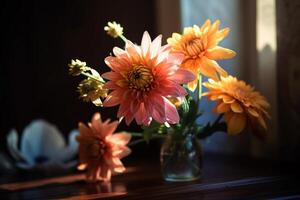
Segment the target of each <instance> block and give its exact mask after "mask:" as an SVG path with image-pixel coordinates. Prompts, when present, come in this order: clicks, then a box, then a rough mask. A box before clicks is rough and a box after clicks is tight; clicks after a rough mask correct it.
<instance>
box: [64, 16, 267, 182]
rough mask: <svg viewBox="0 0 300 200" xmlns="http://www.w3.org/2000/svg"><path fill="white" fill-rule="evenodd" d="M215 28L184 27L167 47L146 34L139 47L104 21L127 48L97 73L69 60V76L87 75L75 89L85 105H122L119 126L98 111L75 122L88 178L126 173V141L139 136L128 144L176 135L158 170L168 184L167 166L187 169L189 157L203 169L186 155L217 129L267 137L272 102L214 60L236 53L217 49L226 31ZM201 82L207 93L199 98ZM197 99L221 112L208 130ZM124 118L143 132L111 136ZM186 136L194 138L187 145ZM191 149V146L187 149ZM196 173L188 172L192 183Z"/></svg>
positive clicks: (208, 24) (207, 24) (207, 25)
mask: <svg viewBox="0 0 300 200" xmlns="http://www.w3.org/2000/svg"><path fill="white" fill-rule="evenodd" d="M219 26H220V21H219V20H217V21H215V22H213V23H211V21H210V20H207V21H206V22H205V23H204V24H203V25H202V26H201V27H199V26H197V25H194V26H193V27H186V28H184V30H183V33H182V34H179V33H173V34H172V37H170V38H168V39H167V44H166V45H162V36H161V35H159V36H157V37H156V38H155V39H154V40H151V38H150V36H149V34H148V32H144V34H143V37H142V40H141V44H140V45H138V44H135V43H133V42H132V41H130V40H129V39H127V38H126V37H125V35H124V33H123V28H122V27H121V25H120V24H117V23H116V22H108V25H107V26H105V27H104V30H105V31H106V32H107V34H108V35H110V36H112V37H113V38H120V39H122V40H123V41H124V44H125V47H124V48H119V47H114V48H113V49H112V52H113V53H112V54H111V55H110V56H108V57H106V58H105V61H104V62H105V64H106V65H107V66H108V67H109V68H110V70H111V71H109V72H106V73H104V74H101V75H100V74H99V73H98V72H97V71H96V70H95V69H93V68H91V67H89V66H87V65H86V63H85V62H81V61H80V60H77V59H76V60H72V61H71V63H70V64H69V72H70V74H71V75H73V76H78V75H83V76H85V79H84V80H83V81H81V83H80V84H79V86H78V91H79V93H80V97H81V98H82V99H83V100H84V101H87V102H92V103H94V104H95V105H96V106H105V107H111V106H119V109H118V113H117V117H118V118H119V121H114V122H110V120H109V119H107V120H106V121H102V119H101V116H100V114H99V113H96V114H95V115H94V117H93V118H92V120H91V123H89V124H88V126H86V125H84V124H83V123H79V132H80V135H79V136H78V137H77V141H78V142H79V159H80V165H79V167H78V168H79V169H87V177H88V179H89V180H92V181H96V180H110V177H111V172H123V171H124V170H125V168H124V166H123V164H122V162H121V161H120V159H121V158H123V157H124V156H127V155H128V154H129V153H130V149H129V148H128V147H127V146H126V145H127V144H128V143H129V141H130V139H131V136H135V137H142V138H141V139H138V140H134V141H132V142H131V144H133V143H136V142H139V141H144V140H146V141H148V140H149V139H151V138H155V137H164V136H166V135H172V137H171V138H173V139H174V138H176V141H177V142H173V144H171V142H170V139H169V142H167V144H165V145H163V148H162V166H163V169H164V170H171V171H172V170H173V171H172V173H165V179H166V180H172V179H174V177H176V176H175V175H176V170H178V169H174V168H173V169H170V168H168V166H167V165H171V164H167V163H172V166H173V167H174V166H175V167H179V168H181V170H182V168H183V167H182V166H183V165H184V166H185V167H186V166H187V165H186V164H182V163H183V162H185V161H183V160H186V159H188V158H190V159H191V161H190V163H191V164H192V165H195V164H196V165H201V162H200V161H197V159H198V158H199V157H201V156H198V157H197V156H196V157H194V158H191V155H192V154H191V151H192V150H194V151H195V152H196V153H197V152H199V151H200V150H199V148H198V147H197V146H199V145H198V144H197V138H200V139H202V138H205V137H208V136H210V135H211V134H213V133H215V132H217V131H224V132H227V133H228V134H229V135H237V134H239V133H241V132H242V131H243V129H245V128H246V127H251V128H252V130H253V133H255V135H257V136H259V137H263V136H264V132H265V130H266V129H267V126H266V118H268V117H269V115H268V112H267V109H268V107H269V104H268V102H267V100H266V99H265V98H264V97H263V96H262V95H261V94H260V93H258V92H256V91H255V90H254V88H253V87H251V86H250V85H247V84H246V83H245V82H244V81H241V80H238V79H237V78H235V77H233V76H231V75H229V74H228V73H227V72H226V71H225V70H224V69H223V68H222V67H221V66H219V65H218V63H217V62H216V60H221V59H230V58H232V57H234V56H235V55H236V53H235V52H234V51H232V50H230V49H227V48H223V47H221V46H218V44H219V42H220V41H222V40H223V39H224V38H225V37H226V36H227V35H228V33H229V28H224V29H219ZM202 76H206V77H208V78H209V79H208V82H204V83H203V82H202ZM202 85H203V86H204V87H205V88H207V91H206V92H204V93H203V92H202ZM202 97H207V98H208V99H209V100H211V101H216V106H215V108H214V110H213V111H214V112H216V113H218V114H219V117H218V118H217V119H216V121H215V122H213V123H207V124H206V125H202V124H198V123H197V119H198V118H199V117H201V115H202V114H203V113H201V112H199V102H200V100H201V98H202ZM222 119H224V120H222ZM121 121H125V123H126V124H127V125H129V124H130V123H131V122H132V121H135V122H136V123H137V124H138V125H141V126H142V129H143V132H142V133H125V132H122V133H115V134H113V133H114V131H115V130H116V127H117V125H118V123H121ZM168 137H169V136H168ZM187 138H192V139H193V138H196V139H193V140H192V142H190V143H188V142H187V141H188V139H187ZM191 144H196V146H195V147H192V148H191V146H193V145H191ZM183 147H185V148H183ZM182 148H183V149H182ZM180 149H181V150H180ZM177 151H179V152H181V153H180V155H181V158H178V155H179V154H178V153H174V152H177ZM166 152H167V153H166ZM170 152H171V153H170ZM172 152H173V153H172ZM183 152H185V153H183ZM170 154H174V155H176V156H177V159H174V156H170ZM166 155H167V157H166ZM182 155H183V156H182ZM193 155H194V154H193ZM178 160H179V162H180V163H178ZM176 162H177V163H176ZM198 168H199V169H200V167H198ZM198 168H197V169H198ZM198 171H199V170H198ZM198 171H197V170H196V171H195V170H192V175H193V176H194V177H196V178H197V177H198V175H199V172H198ZM193 173H194V174H193ZM195 173H196V175H195ZM170 174H172V175H170ZM174 174H175V175H174ZM185 174H187V173H185ZM185 176H188V178H187V179H188V180H193V177H189V175H185ZM170 177H171V178H170ZM172 177H173V178H172Z"/></svg>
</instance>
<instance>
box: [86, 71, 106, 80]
mask: <svg viewBox="0 0 300 200" xmlns="http://www.w3.org/2000/svg"><path fill="white" fill-rule="evenodd" d="M81 75H83V76H86V77H89V78H91V79H94V80H96V81H99V82H100V83H105V82H104V81H102V80H100V79H98V78H96V77H95V76H93V75H91V74H89V73H87V72H81Z"/></svg>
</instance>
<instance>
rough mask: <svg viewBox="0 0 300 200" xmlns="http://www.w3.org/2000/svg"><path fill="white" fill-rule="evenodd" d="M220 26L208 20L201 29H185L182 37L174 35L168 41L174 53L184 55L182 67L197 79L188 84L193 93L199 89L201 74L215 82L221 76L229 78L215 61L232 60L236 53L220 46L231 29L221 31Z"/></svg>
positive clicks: (195, 27)
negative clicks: (198, 82)
mask: <svg viewBox="0 0 300 200" xmlns="http://www.w3.org/2000/svg"><path fill="white" fill-rule="evenodd" d="M219 25H220V21H219V20H217V21H215V22H214V23H213V24H211V22H210V20H206V22H205V23H204V24H203V25H202V27H201V28H199V27H198V26H197V25H194V27H187V28H184V30H183V34H182V35H180V34H178V33H173V35H172V37H171V38H168V40H167V42H168V44H170V45H171V46H172V51H173V52H179V53H183V54H184V60H183V63H182V64H181V67H182V68H184V69H188V70H190V71H192V72H193V73H194V75H195V76H196V77H197V79H195V80H194V81H192V82H190V83H189V84H188V88H189V89H190V90H192V91H194V90H195V89H196V87H197V81H198V79H199V73H201V74H203V75H205V76H207V77H210V78H213V79H214V80H218V79H219V75H221V76H227V72H226V71H225V70H224V69H222V68H221V67H220V66H219V65H218V63H217V62H216V61H215V60H221V59H228V58H232V57H233V56H235V54H236V53H235V52H234V51H232V50H230V49H226V48H223V47H220V46H218V43H219V42H220V41H221V40H223V39H224V38H225V37H226V36H227V35H228V33H229V28H224V29H222V30H219Z"/></svg>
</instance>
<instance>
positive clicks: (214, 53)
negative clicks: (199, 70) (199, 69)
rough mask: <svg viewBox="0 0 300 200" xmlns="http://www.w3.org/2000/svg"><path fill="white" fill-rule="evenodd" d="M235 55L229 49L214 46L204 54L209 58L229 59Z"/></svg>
mask: <svg viewBox="0 0 300 200" xmlns="http://www.w3.org/2000/svg"><path fill="white" fill-rule="evenodd" d="M235 55H236V53H235V52H234V51H232V50H230V49H227V48H223V47H219V46H216V47H215V48H212V49H208V50H207V53H206V54H205V56H206V57H207V58H209V59H211V60H221V59H229V58H232V57H234V56H235Z"/></svg>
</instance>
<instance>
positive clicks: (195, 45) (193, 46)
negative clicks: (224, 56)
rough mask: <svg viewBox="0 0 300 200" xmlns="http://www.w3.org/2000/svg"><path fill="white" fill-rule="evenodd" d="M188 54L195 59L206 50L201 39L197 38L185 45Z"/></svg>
mask: <svg viewBox="0 0 300 200" xmlns="http://www.w3.org/2000/svg"><path fill="white" fill-rule="evenodd" d="M185 49H186V52H187V54H188V55H189V56H191V57H194V56H198V55H199V54H201V53H202V52H203V51H204V50H205V49H204V45H203V42H202V40H201V39H200V38H195V39H192V40H190V41H188V42H187V43H186V44H185Z"/></svg>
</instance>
